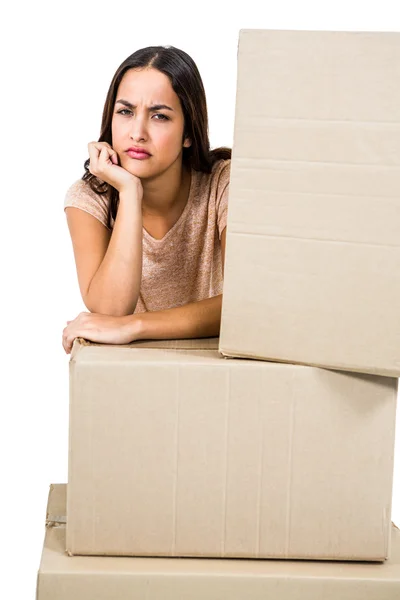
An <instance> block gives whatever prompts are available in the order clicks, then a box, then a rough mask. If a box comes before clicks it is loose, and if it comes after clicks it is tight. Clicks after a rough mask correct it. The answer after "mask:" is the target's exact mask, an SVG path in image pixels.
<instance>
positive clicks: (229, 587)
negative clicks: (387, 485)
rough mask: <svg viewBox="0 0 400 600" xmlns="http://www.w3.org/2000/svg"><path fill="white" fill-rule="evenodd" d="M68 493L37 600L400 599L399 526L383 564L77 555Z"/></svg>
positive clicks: (57, 490)
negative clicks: (70, 546)
mask: <svg viewBox="0 0 400 600" xmlns="http://www.w3.org/2000/svg"><path fill="white" fill-rule="evenodd" d="M65 494H66V485H63V484H58V485H52V486H51V489H50V495H49V507H48V527H47V529H46V537H45V540H44V548H43V554H42V558H41V563H40V567H39V571H38V579H37V596H36V600H144V599H145V598H146V600H161V599H162V600H181V599H182V600H183V599H184V600H204V599H207V600H221V599H224V600H225V599H227V598H229V600H244V599H246V600H345V599H349V600H350V599H351V600H395V599H396V598H399V597H400V531H399V529H397V528H396V527H395V526H394V525H392V553H391V558H390V559H389V560H387V561H386V562H385V563H383V564H380V563H378V564H377V563H342V562H321V561H314V562H312V561H310V562H309V561H291V560H286V561H285V560H246V559H242V560H239V559H237V560H235V559H217V558H214V559H206V558H203V559H201V558H136V557H129V558H128V557H109V556H102V557H98V556H96V557H93V556H72V557H71V556H67V555H66V552H65V524H64V523H61V524H57V523H56V520H57V518H58V517H59V515H60V514H61V516H62V515H65ZM53 499H54V500H55V503H56V505H57V506H55V507H53ZM63 499H64V512H62V511H61V502H62V500H63ZM55 523H56V524H55ZM54 524H55V525H54Z"/></svg>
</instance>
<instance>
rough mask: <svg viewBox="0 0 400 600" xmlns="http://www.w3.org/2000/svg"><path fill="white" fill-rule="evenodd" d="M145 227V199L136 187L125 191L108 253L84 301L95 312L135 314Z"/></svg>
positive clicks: (121, 194)
mask: <svg viewBox="0 0 400 600" xmlns="http://www.w3.org/2000/svg"><path fill="white" fill-rule="evenodd" d="M142 227H143V221H142V202H141V197H140V196H138V194H137V192H136V190H135V188H133V189H130V190H129V191H124V192H121V193H120V201H119V207H118V212H117V216H116V219H115V223H114V227H113V231H112V234H111V238H110V241H109V244H108V248H107V252H106V254H105V256H104V258H103V261H102V263H101V265H100V267H99V268H98V270H97V272H96V274H95V275H94V277H93V279H92V281H91V283H90V286H89V289H88V292H87V294H86V296H85V299H84V300H85V304H86V306H87V308H88V309H89V310H90V311H91V312H95V313H100V314H104V315H113V316H124V315H128V314H132V313H133V312H134V310H135V307H136V303H137V300H138V297H139V291H140V283H141V278H142Z"/></svg>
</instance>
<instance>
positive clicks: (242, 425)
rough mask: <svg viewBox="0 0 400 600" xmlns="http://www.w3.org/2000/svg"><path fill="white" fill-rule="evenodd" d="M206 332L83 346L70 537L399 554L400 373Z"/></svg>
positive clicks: (198, 547) (172, 549)
mask: <svg viewBox="0 0 400 600" xmlns="http://www.w3.org/2000/svg"><path fill="white" fill-rule="evenodd" d="M198 343H199V346H200V348H199V349H198V348H196V341H194V340H192V341H191V347H190V348H187V349H183V348H175V349H168V348H166V349H163V348H161V347H159V346H158V347H157V348H151V347H147V348H140V347H134V346H133V345H132V346H130V347H127V348H120V347H118V346H106V345H104V346H96V345H91V344H89V345H85V346H82V345H81V344H80V343H79V342H77V343H76V344H74V347H73V351H72V354H71V360H70V442H69V447H70V454H69V487H68V525H67V549H68V551H69V552H70V553H71V554H106V555H136V556H206V557H250V558H253V557H254V558H261V557H276V558H278V557H281V558H290V557H293V558H320V559H329V558H334V559H340V558H345V559H349V560H358V559H364V560H384V559H385V558H386V557H387V556H388V551H389V532H390V515H391V493H392V477H393V453H394V428H395V410H396V392H397V380H396V379H392V378H386V377H376V376H372V375H359V374H350V373H345V372H338V371H329V370H326V369H318V368H314V367H306V366H299V365H286V364H280V363H273V362H266V361H257V360H245V359H224V358H222V357H221V356H220V355H219V353H218V351H217V350H216V349H214V350H213V349H211V348H210V349H208V350H205V349H201V346H202V344H203V342H202V341H201V340H200V341H199V342H198ZM213 343H214V345H215V346H217V344H218V340H214V342H213Z"/></svg>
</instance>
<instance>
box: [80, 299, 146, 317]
mask: <svg viewBox="0 0 400 600" xmlns="http://www.w3.org/2000/svg"><path fill="white" fill-rule="evenodd" d="M82 300H83V303H84V305H85V306H86V308H87V309H88V311H89V312H91V313H96V314H99V315H109V316H111V317H125V316H127V315H132V314H133V313H134V312H135V309H136V305H137V299H136V301H135V302H134V303H130V304H126V303H125V304H124V303H119V304H117V303H115V302H114V303H111V302H104V301H103V302H101V301H100V300H99V299H93V298H91V297H90V295H89V294H86V295H85V296H82Z"/></svg>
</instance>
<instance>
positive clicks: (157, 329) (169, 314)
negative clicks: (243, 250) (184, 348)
mask: <svg viewBox="0 0 400 600" xmlns="http://www.w3.org/2000/svg"><path fill="white" fill-rule="evenodd" d="M225 239H226V228H225V229H224V231H223V232H222V234H221V258H222V273H223V274H224V265H225ZM221 309H222V294H219V295H218V296H214V297H213V298H206V299H205V300H199V301H198V302H190V303H189V304H184V305H182V306H177V307H175V308H168V309H166V310H157V311H153V312H145V313H137V314H133V315H125V316H121V317H115V316H111V315H102V314H96V313H87V312H83V313H80V314H79V315H78V316H77V317H76V319H74V320H73V321H67V327H65V328H64V330H63V346H64V350H65V352H66V353H67V354H69V353H70V352H71V349H72V344H73V341H74V339H75V338H76V337H82V338H85V339H87V340H91V341H93V342H98V343H101V344H129V343H130V342H133V341H135V340H146V339H152V340H157V339H161V340H162V339H183V338H201V337H219V330H220V324H221Z"/></svg>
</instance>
